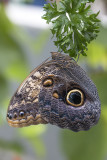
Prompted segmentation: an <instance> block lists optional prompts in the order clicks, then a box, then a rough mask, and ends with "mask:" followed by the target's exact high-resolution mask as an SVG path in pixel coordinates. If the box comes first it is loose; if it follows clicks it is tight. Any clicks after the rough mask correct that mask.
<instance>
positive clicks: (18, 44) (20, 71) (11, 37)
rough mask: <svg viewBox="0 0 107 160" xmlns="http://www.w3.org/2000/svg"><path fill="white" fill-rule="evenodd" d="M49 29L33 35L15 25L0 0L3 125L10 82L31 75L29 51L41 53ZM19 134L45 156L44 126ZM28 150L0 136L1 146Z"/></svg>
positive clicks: (0, 81) (9, 95) (28, 129)
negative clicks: (27, 53)
mask: <svg viewBox="0 0 107 160" xmlns="http://www.w3.org/2000/svg"><path fill="white" fill-rule="evenodd" d="M49 34H50V33H49V31H46V30H45V31H42V32H41V33H40V35H38V36H37V37H32V36H31V35H30V34H28V33H27V32H26V31H25V30H24V29H22V28H19V27H17V26H15V25H14V24H13V23H12V22H11V21H10V20H9V19H8V17H7V15H6V13H5V5H4V4H2V3H1V2H0V113H1V116H0V125H4V124H5V123H7V122H6V113H7V107H8V104H9V100H10V98H11V96H12V95H11V94H10V90H11V82H14V81H17V82H18V81H19V82H21V81H22V80H23V79H24V78H25V77H26V76H27V74H28V70H29V62H28V59H27V56H26V51H25V50H24V48H26V50H29V52H31V53H34V54H35V53H36V52H38V53H41V51H42V50H43V47H44V45H45V43H46V42H47V39H48V37H49ZM16 130H17V133H18V134H19V135H20V136H21V137H23V138H24V139H25V138H26V139H27V141H29V143H31V145H32V148H34V150H35V151H36V153H37V154H38V155H41V156H42V155H44V154H45V149H44V145H43V142H42V141H41V138H40V135H41V133H43V132H45V126H42V125H40V126H37V127H28V128H22V129H16ZM1 147H2V148H5V149H9V150H10V149H12V150H13V151H16V152H25V150H24V148H23V146H22V145H21V144H20V143H18V142H16V141H6V140H2V139H0V148H1Z"/></svg>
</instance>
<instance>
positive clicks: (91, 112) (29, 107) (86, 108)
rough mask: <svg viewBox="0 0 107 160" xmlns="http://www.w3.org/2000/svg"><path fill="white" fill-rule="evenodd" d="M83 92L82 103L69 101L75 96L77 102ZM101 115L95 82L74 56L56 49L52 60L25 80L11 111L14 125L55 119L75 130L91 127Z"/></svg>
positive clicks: (11, 104)
mask: <svg viewBox="0 0 107 160" xmlns="http://www.w3.org/2000/svg"><path fill="white" fill-rule="evenodd" d="M72 91H73V92H72ZM74 91H75V92H74ZM69 93H70V94H69ZM80 93H82V94H81V95H83V102H82V103H80V104H81V105H78V104H77V105H74V102H73V103H69V101H71V102H72V100H73V101H74V99H72V97H73V96H74V98H75V96H76V98H77V99H76V98H75V99H76V100H75V103H77V101H78V100H79V98H81V97H82V96H81V95H79V94H80ZM68 94H69V95H70V96H71V97H69V100H68V98H67V97H68V96H67V95H68ZM78 97H79V98H78ZM77 106H78V107H77ZM99 117H100V101H99V97H98V93H97V89H96V87H95V85H94V83H93V82H92V81H91V80H90V78H89V77H88V76H87V75H86V73H85V72H84V71H83V70H82V68H80V66H78V65H77V63H76V62H75V61H74V60H72V59H71V58H70V57H69V56H65V55H62V54H58V53H52V60H50V61H48V62H45V63H43V64H42V65H41V66H40V67H38V68H37V69H35V70H34V71H33V72H32V73H31V74H30V76H28V78H27V79H26V80H25V81H24V83H22V85H21V86H20V87H19V89H18V90H17V92H16V93H15V95H14V96H13V98H12V100H11V102H10V105H9V109H8V114H7V120H8V122H9V124H10V125H11V126H15V127H23V126H27V125H31V124H39V123H51V124H54V125H57V126H59V127H61V128H68V129H71V130H73V131H79V130H88V129H89V128H90V127H91V126H93V125H95V124H96V123H97V122H98V120H99Z"/></svg>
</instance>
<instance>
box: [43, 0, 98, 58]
mask: <svg viewBox="0 0 107 160" xmlns="http://www.w3.org/2000/svg"><path fill="white" fill-rule="evenodd" d="M91 2H94V0H61V1H60V2H59V3H58V4H57V3H56V1H55V2H53V3H48V4H45V5H44V11H45V12H46V13H45V14H44V15H43V17H42V18H43V19H45V20H46V21H47V23H50V22H51V23H52V24H53V25H52V29H51V31H52V34H53V36H54V35H55V36H56V41H54V43H55V45H56V46H57V47H58V49H59V51H64V52H65V53H68V54H69V55H70V56H71V57H77V56H78V55H79V54H82V55H86V53H85V51H86V50H87V44H88V43H90V41H92V40H93V39H95V38H96V36H97V33H98V32H99V23H98V22H100V21H99V20H98V19H97V16H98V14H99V12H98V13H96V14H94V13H92V11H91V6H90V5H88V6H87V3H91Z"/></svg>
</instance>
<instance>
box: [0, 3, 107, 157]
mask: <svg viewBox="0 0 107 160" xmlns="http://www.w3.org/2000/svg"><path fill="white" fill-rule="evenodd" d="M106 35H107V29H106V28H103V27H101V32H100V34H99V37H98V38H97V40H96V41H94V42H93V43H91V44H90V45H89V46H88V48H89V50H88V52H89V53H88V54H87V55H88V56H87V57H86V58H85V59H83V58H82V59H81V58H80V62H81V63H85V65H86V67H88V70H89V71H90V75H91V77H92V79H93V81H94V82H95V84H96V86H97V88H98V92H99V96H100V99H101V104H102V113H101V118H100V122H99V123H98V125H97V126H95V127H93V128H92V129H91V130H89V131H87V132H79V133H74V132H72V131H69V130H61V134H60V137H61V147H62V149H63V153H65V155H66V160H71V159H73V160H77V159H79V160H104V158H105V157H106V156H107V150H106V148H107V127H106V126H107V96H106V95H107V94H106V92H107V47H106V44H107V38H106ZM48 36H49V32H48V31H41V34H40V35H38V36H37V37H32V36H31V35H29V34H28V33H27V32H26V31H25V30H24V29H22V28H19V27H17V26H15V25H14V24H12V23H11V22H10V20H9V19H8V18H7V16H6V14H5V6H3V5H2V4H1V3H0V113H1V116H0V127H1V126H2V125H4V124H7V123H6V112H7V106H8V103H9V100H10V98H11V96H12V93H11V85H10V83H11V82H14V81H15V82H17V83H18V82H21V81H22V80H23V79H24V78H25V77H26V76H27V74H28V70H29V63H28V59H27V56H26V52H25V50H24V49H23V48H26V50H29V53H30V52H31V53H36V52H38V53H40V52H41V51H42V50H43V47H44V45H45V44H46V43H47V38H48ZM50 51H51V50H50ZM15 130H16V131H17V134H18V135H17V136H18V137H22V138H23V139H26V140H27V141H28V142H29V143H30V144H31V146H32V148H34V149H35V151H36V153H37V154H39V155H42V156H43V155H45V146H44V144H43V141H42V139H41V134H42V133H44V132H45V130H46V126H45V125H38V126H35V127H34V126H31V127H27V128H22V129H15ZM0 148H4V149H11V150H13V151H15V152H25V150H24V147H23V146H22V145H21V144H20V143H19V142H18V141H15V140H14V141H6V140H3V139H0Z"/></svg>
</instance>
